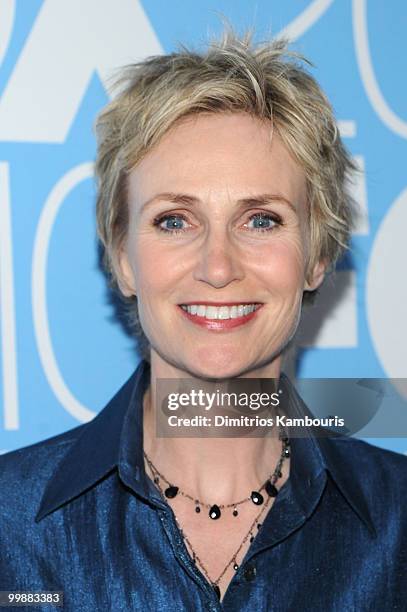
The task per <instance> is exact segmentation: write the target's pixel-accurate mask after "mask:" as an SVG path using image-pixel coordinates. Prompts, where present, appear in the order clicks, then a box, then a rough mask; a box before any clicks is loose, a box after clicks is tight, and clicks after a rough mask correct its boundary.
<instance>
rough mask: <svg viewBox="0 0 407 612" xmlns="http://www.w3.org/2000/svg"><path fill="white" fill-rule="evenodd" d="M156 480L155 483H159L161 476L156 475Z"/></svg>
mask: <svg viewBox="0 0 407 612" xmlns="http://www.w3.org/2000/svg"><path fill="white" fill-rule="evenodd" d="M154 482H155V484H158V483H159V482H160V479H159V478H158V477H157V476H156V477H155V478H154Z"/></svg>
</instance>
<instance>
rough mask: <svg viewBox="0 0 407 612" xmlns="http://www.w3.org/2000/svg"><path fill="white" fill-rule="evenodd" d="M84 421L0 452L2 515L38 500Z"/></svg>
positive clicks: (79, 432)
mask: <svg viewBox="0 0 407 612" xmlns="http://www.w3.org/2000/svg"><path fill="white" fill-rule="evenodd" d="M84 427H86V425H80V426H78V427H75V428H74V429H71V430H69V431H67V432H65V433H62V434H60V435H57V436H53V437H52V438H48V439H46V440H43V441H41V442H37V443H36V444H32V445H30V446H26V447H24V448H20V449H18V450H15V451H12V452H9V453H5V454H4V455H0V505H1V508H2V518H4V517H5V515H6V514H7V511H10V512H15V511H16V510H17V509H19V508H20V509H21V510H24V509H27V510H28V508H29V507H30V506H31V507H33V506H34V505H35V504H36V502H38V504H39V503H40V499H41V496H42V494H43V492H44V488H45V486H46V484H47V482H48V480H49V479H50V478H51V476H52V474H53V473H54V472H55V470H56V468H57V466H58V464H59V462H60V461H61V460H62V458H63V457H64V456H65V454H66V453H67V452H68V450H69V449H70V448H71V446H72V445H73V443H74V442H75V441H76V440H77V439H78V437H79V436H80V434H81V433H82V431H83V428H84Z"/></svg>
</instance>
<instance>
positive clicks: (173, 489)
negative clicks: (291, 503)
mask: <svg viewBox="0 0 407 612" xmlns="http://www.w3.org/2000/svg"><path fill="white" fill-rule="evenodd" d="M279 437H280V439H281V441H282V449H281V455H280V457H279V460H278V462H277V465H276V467H275V469H274V472H273V473H272V474H271V476H270V477H269V478H268V479H267V480H266V482H265V483H264V484H263V485H262V486H261V487H260V489H259V490H258V491H252V492H251V494H250V497H245V498H244V499H242V500H239V501H238V502H235V503H232V504H219V505H217V504H212V505H211V504H206V503H203V502H201V501H200V500H198V499H195V498H194V497H192V496H191V495H189V494H188V493H185V492H184V491H181V490H180V489H179V487H177V486H175V485H174V484H171V483H170V481H169V480H167V478H165V476H163V475H162V474H161V473H160V472H159V471H158V470H157V468H156V467H155V466H154V464H153V463H152V462H151V459H150V458H149V457H148V456H147V454H146V453H145V452H144V457H145V460H146V462H147V465H148V466H149V468H150V470H151V473H152V476H153V480H154V483H155V484H156V485H157V486H158V488H159V490H160V492H161V494H162V495H164V496H165V497H166V498H167V499H173V498H174V497H176V495H178V494H180V495H183V496H184V497H186V498H187V499H190V500H192V501H193V502H194V503H195V512H197V513H200V512H201V507H205V508H209V517H210V518H211V519H213V520H217V519H219V518H220V517H221V514H222V513H221V510H223V509H225V508H233V512H232V515H233V516H238V511H237V506H239V505H240V504H243V503H245V502H247V501H250V500H251V501H252V502H253V503H254V504H255V505H256V506H261V505H263V502H264V497H263V495H262V494H261V491H262V490H263V489H264V490H265V491H266V493H267V495H268V497H267V499H266V502H265V503H264V505H263V507H262V508H261V510H260V512H259V513H258V514H257V516H256V518H255V519H254V521H253V522H252V524H251V525H250V529H249V531H248V532H247V533H246V534H245V536H244V537H243V539H242V541H241V543H240V546H239V548H238V549H237V550H236V551H235V553H234V554H233V556H232V557H231V558H230V560H229V561H228V563H227V564H226V566H225V567H224V569H223V571H222V572H221V574H220V575H219V576H218V577H217V578H216V580H212V579H211V578H210V576H209V573H208V571H207V569H206V567H205V565H204V564H203V563H202V561H201V559H200V558H199V557H198V555H197V554H196V553H195V550H194V549H193V547H192V544H191V542H190V540H189V538H188V537H187V536H186V534H185V533H184V531H183V529H182V527H181V525H180V524H179V522H178V520H177V519H176V522H177V525H178V528H179V530H180V533H181V536H182V538H183V540H184V542H185V544H186V546H187V547H188V548H189V550H190V552H191V556H192V560H193V562H194V563H196V564H198V565H199V566H200V567H201V569H202V571H203V573H204V574H205V576H206V578H207V579H208V581H209V582H210V583H211V584H212V588H213V589H214V591H215V593H216V595H217V596H218V598H219V599H220V597H221V591H220V587H219V582H220V580H221V579H222V578H223V576H224V575H225V574H226V572H227V570H228V568H229V567H230V565H231V564H232V563H233V569H234V570H235V572H237V571H238V569H239V564H238V561H237V557H238V555H239V553H240V551H241V550H242V548H243V546H244V545H245V543H246V542H247V540H249V541H250V543H252V542H253V540H254V538H255V535H254V534H255V531H256V528H257V530H259V529H260V527H261V523H260V519H261V517H262V516H263V514H265V512H266V510H267V507H268V504H269V502H270V500H271V499H272V498H274V497H276V496H277V494H278V491H279V489H277V487H276V482H277V481H278V479H279V478H281V476H282V472H281V468H282V465H283V463H284V460H285V459H286V458H288V457H289V456H290V449H289V446H290V441H289V439H288V438H287V437H286V436H282V435H281V432H280V436H279ZM160 479H161V480H162V481H164V482H165V484H166V485H167V486H166V487H165V488H163V487H162V486H161V483H160Z"/></svg>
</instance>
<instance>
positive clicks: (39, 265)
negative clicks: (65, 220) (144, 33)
mask: <svg viewBox="0 0 407 612" xmlns="http://www.w3.org/2000/svg"><path fill="white" fill-rule="evenodd" d="M92 176H93V165H92V164H90V163H87V164H81V165H80V166H76V167H75V168H73V169H72V170H70V171H69V172H67V174H65V175H64V176H63V177H62V178H61V180H60V181H59V182H58V183H57V184H56V185H55V187H54V189H53V190H52V191H51V193H50V195H49V197H48V199H47V201H46V203H45V205H44V208H43V209H42V212H41V217H40V220H39V223H38V228H37V234H36V236H35V242H34V254H33V266H32V304H33V318H34V329H35V336H36V339H37V346H38V352H39V356H40V359H41V363H42V367H43V368H44V373H45V375H46V377H47V380H48V382H49V384H50V386H51V388H52V390H53V391H54V393H55V395H56V397H57V398H58V400H59V401H60V402H61V404H62V405H63V406H64V408H65V409H66V410H67V411H68V412H69V413H70V414H71V415H72V416H74V417H75V418H76V419H78V421H82V422H86V421H89V420H90V419H92V418H93V417H94V416H95V413H94V412H92V411H91V410H89V409H88V408H86V407H85V406H83V405H82V404H81V403H80V402H79V401H78V400H77V399H76V397H74V395H73V394H72V393H71V392H70V390H69V389H68V387H67V386H66V384H65V381H64V379H63V377H62V374H61V372H60V370H59V367H58V364H57V361H56V358H55V355H54V350H53V348H52V342H51V334H50V331H49V325H48V311H47V299H46V290H47V258H48V248H49V241H50V238H51V234H52V228H53V226H54V223H55V219H56V217H57V215H58V212H59V209H60V208H61V205H62V204H63V203H64V200H65V198H66V197H67V195H68V194H69V192H70V191H71V190H72V189H73V188H74V187H76V185H78V183H80V182H81V181H83V180H85V179H87V178H89V177H92Z"/></svg>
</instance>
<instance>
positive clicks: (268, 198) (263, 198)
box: [140, 191, 298, 214]
mask: <svg viewBox="0 0 407 612" xmlns="http://www.w3.org/2000/svg"><path fill="white" fill-rule="evenodd" d="M157 200H164V201H166V202H172V203H173V204H181V205H184V206H195V205H197V204H201V203H202V201H201V200H200V199H199V198H197V197H195V196H191V195H188V194H186V193H173V192H168V191H166V192H163V193H157V194H156V195H154V196H153V197H151V198H149V199H148V200H147V201H146V202H144V203H143V205H142V206H141V209H140V212H142V211H143V210H144V209H145V208H146V207H148V206H149V205H150V204H153V203H154V202H156V201H157ZM236 203H237V204H238V206H240V207H242V208H250V207H255V206H265V205H267V204H273V203H282V204H285V205H286V206H288V207H289V208H290V209H291V210H292V211H293V212H294V213H295V214H298V211H297V209H296V207H295V206H294V204H293V203H292V202H290V200H288V198H286V197H285V196H283V195H282V194H279V193H261V194H259V195H255V196H250V197H248V198H240V199H239V200H237V202H236Z"/></svg>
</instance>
